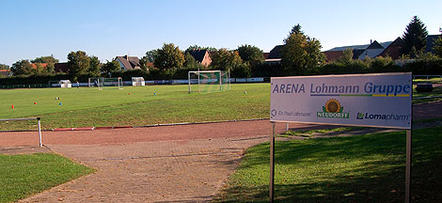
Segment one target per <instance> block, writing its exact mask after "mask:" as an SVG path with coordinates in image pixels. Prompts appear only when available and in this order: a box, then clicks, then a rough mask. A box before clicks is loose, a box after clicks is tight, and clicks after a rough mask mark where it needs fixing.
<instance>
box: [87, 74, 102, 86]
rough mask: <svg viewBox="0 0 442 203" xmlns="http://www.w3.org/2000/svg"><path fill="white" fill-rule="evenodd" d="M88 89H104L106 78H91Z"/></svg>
mask: <svg viewBox="0 0 442 203" xmlns="http://www.w3.org/2000/svg"><path fill="white" fill-rule="evenodd" d="M87 83H88V87H98V89H102V88H103V85H104V84H103V83H104V78H103V77H98V78H89V79H88V81H87Z"/></svg>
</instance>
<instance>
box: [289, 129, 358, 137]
mask: <svg viewBox="0 0 442 203" xmlns="http://www.w3.org/2000/svg"><path fill="white" fill-rule="evenodd" d="M359 129H362V127H337V128H324V129H313V130H295V131H292V130H289V131H287V132H285V133H283V134H282V135H281V136H283V137H286V136H302V137H311V136H313V135H316V134H330V133H338V132H345V131H350V130H359Z"/></svg>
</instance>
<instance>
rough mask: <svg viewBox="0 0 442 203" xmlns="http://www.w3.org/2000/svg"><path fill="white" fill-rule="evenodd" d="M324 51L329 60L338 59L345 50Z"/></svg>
mask: <svg viewBox="0 0 442 203" xmlns="http://www.w3.org/2000/svg"><path fill="white" fill-rule="evenodd" d="M322 53H323V54H324V55H325V57H326V61H327V62H333V61H336V60H338V59H339V58H341V57H342V56H343V55H344V51H324V52H322Z"/></svg>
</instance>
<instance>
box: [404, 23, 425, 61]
mask: <svg viewBox="0 0 442 203" xmlns="http://www.w3.org/2000/svg"><path fill="white" fill-rule="evenodd" d="M427 35H428V32H427V27H426V26H425V25H424V23H422V21H421V20H420V19H419V18H418V17H417V16H414V17H413V19H412V20H411V22H410V23H409V24H408V25H407V27H406V28H405V32H404V35H403V36H402V40H403V41H404V46H403V47H402V52H403V53H404V54H409V55H410V57H412V58H415V57H416V55H417V53H419V52H423V50H424V48H425V45H426V40H427ZM413 47H414V48H413Z"/></svg>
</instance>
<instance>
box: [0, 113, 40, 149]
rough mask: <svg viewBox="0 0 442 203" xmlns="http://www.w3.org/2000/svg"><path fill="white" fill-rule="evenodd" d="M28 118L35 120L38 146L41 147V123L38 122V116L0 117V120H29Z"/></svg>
mask: <svg viewBox="0 0 442 203" xmlns="http://www.w3.org/2000/svg"><path fill="white" fill-rule="evenodd" d="M29 120H37V130H38V146H39V147H43V141H42V139H41V123H40V117H30V118H8V119H0V121H29Z"/></svg>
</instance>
